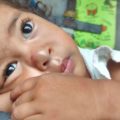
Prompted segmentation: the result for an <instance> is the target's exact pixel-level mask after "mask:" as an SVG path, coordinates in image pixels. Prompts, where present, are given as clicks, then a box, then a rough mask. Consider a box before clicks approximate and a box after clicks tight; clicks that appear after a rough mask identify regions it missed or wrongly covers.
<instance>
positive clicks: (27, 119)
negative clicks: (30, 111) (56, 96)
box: [24, 114, 43, 120]
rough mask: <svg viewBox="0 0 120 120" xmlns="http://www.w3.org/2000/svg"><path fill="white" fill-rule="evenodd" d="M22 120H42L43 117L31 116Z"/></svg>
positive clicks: (38, 115) (39, 115)
mask: <svg viewBox="0 0 120 120" xmlns="http://www.w3.org/2000/svg"><path fill="white" fill-rule="evenodd" d="M24 120H43V115H41V114H37V115H32V116H30V117H28V118H26V119H24Z"/></svg>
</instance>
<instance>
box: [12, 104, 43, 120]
mask: <svg viewBox="0 0 120 120" xmlns="http://www.w3.org/2000/svg"><path fill="white" fill-rule="evenodd" d="M37 107H38V106H37ZM37 107H36V105H35V104H34V102H29V103H25V104H21V105H20V106H18V107H16V108H15V109H14V110H13V112H12V120H24V119H25V118H27V117H29V116H32V115H34V114H37V113H38V111H37V109H36V108H37ZM39 114H41V115H42V112H40V109H39Z"/></svg>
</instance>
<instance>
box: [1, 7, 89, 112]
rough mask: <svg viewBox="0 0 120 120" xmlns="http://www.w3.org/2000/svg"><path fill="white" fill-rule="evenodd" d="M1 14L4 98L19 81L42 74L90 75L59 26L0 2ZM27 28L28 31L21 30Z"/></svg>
mask: <svg viewBox="0 0 120 120" xmlns="http://www.w3.org/2000/svg"><path fill="white" fill-rule="evenodd" d="M0 16H1V18H0V26H1V29H0V51H1V52H0V63H1V64H0V78H1V81H0V86H1V93H4V94H6V97H7V95H8V92H9V91H10V90H12V89H13V88H14V87H15V86H16V85H17V84H19V83H20V82H22V81H24V80H26V79H28V78H31V77H35V76H40V75H42V74H45V73H49V72H58V73H72V74H76V75H81V76H86V77H88V76H89V74H88V72H87V71H86V68H85V65H84V64H83V60H82V58H81V56H80V53H79V51H78V49H77V48H76V45H75V44H74V43H73V41H72V39H71V38H70V37H69V36H68V35H67V34H65V33H64V32H63V31H62V30H61V29H59V28H58V27H56V26H55V25H53V24H51V23H48V22H47V21H45V20H44V19H42V18H40V17H38V16H36V15H33V14H31V13H27V12H23V11H20V10H16V9H13V8H11V7H9V6H6V5H0ZM28 25H30V27H29V26H28ZM26 27H29V28H31V30H30V32H29V31H28V33H27V32H26V31H25V32H24V30H22V29H23V28H24V29H26ZM27 30H28V29H27ZM66 62H67V64H69V65H65V64H66ZM10 65H11V66H10ZM10 69H12V70H10ZM4 94H1V97H2V98H4V97H5V96H4V97H3V95H4ZM0 100H1V99H0ZM3 102H4V101H3ZM3 102H0V103H2V105H0V107H1V108H0V110H4V109H3V108H2V106H3V105H4V103H3ZM8 103H9V102H8ZM5 105H6V102H5ZM5 105H4V106H5ZM6 109H7V108H5V111H6Z"/></svg>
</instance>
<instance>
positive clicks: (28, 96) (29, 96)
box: [13, 91, 34, 109]
mask: <svg viewBox="0 0 120 120" xmlns="http://www.w3.org/2000/svg"><path fill="white" fill-rule="evenodd" d="M33 97H34V96H33V92H32V91H28V92H25V93H23V94H22V95H21V96H19V97H18V98H17V99H16V101H15V102H14V104H13V109H14V108H15V107H17V106H18V105H21V104H24V103H27V102H31V101H32V100H33Z"/></svg>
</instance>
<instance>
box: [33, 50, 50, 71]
mask: <svg viewBox="0 0 120 120" xmlns="http://www.w3.org/2000/svg"><path fill="white" fill-rule="evenodd" d="M32 62H33V64H34V65H35V67H37V68H38V69H40V70H41V71H46V70H47V68H48V65H49V62H50V53H49V50H40V51H38V52H35V53H33V54H32Z"/></svg>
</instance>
